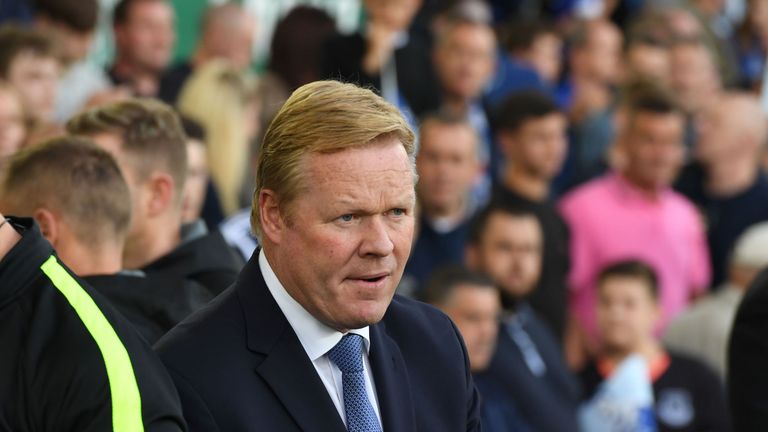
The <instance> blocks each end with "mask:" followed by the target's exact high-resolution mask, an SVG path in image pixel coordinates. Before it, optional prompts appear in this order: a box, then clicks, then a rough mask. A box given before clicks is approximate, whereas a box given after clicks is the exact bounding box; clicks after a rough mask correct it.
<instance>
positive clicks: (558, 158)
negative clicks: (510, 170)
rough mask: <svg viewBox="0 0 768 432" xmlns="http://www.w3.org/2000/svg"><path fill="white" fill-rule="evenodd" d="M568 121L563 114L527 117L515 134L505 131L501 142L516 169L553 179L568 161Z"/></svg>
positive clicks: (538, 176)
mask: <svg viewBox="0 0 768 432" xmlns="http://www.w3.org/2000/svg"><path fill="white" fill-rule="evenodd" d="M566 127H567V125H566V120H565V116H564V115H562V114H560V113H551V114H547V115H545V116H544V117H540V118H534V119H530V120H527V121H526V122H525V123H523V125H522V126H520V128H519V129H518V130H517V131H516V132H514V133H505V132H502V137H501V141H502V144H503V145H504V147H505V149H506V151H507V154H508V155H509V159H510V160H512V161H514V162H513V164H514V166H515V168H516V169H517V168H519V169H522V170H525V171H526V172H527V173H528V174H529V175H531V176H534V177H537V178H543V179H546V180H551V179H552V178H554V177H555V176H556V175H557V174H558V173H559V172H560V168H562V166H563V161H564V160H565V155H566V151H567V150H568V142H567V138H566Z"/></svg>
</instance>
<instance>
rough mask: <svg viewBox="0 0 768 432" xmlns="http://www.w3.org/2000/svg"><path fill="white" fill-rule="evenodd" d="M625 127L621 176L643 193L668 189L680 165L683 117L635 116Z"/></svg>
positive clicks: (682, 152) (661, 115)
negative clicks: (623, 163)
mask: <svg viewBox="0 0 768 432" xmlns="http://www.w3.org/2000/svg"><path fill="white" fill-rule="evenodd" d="M627 127H628V129H627V131H626V134H625V136H624V143H625V145H624V149H625V152H626V166H625V170H624V174H625V175H626V176H627V177H628V178H629V179H630V180H631V181H633V182H634V183H636V184H637V185H639V186H641V187H643V188H647V189H655V188H663V187H667V186H669V185H671V184H672V182H673V181H674V180H675V178H676V177H677V174H678V172H679V170H680V167H681V166H682V164H683V156H684V151H685V149H684V146H683V128H684V120H683V116H682V115H681V114H678V113H668V114H657V113H650V112H638V113H636V114H635V115H634V116H633V118H632V119H629V124H628V126H627Z"/></svg>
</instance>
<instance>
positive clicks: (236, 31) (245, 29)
mask: <svg viewBox="0 0 768 432" xmlns="http://www.w3.org/2000/svg"><path fill="white" fill-rule="evenodd" d="M227 24H228V25H227V26H226V27H225V26H224V25H223V24H221V23H219V24H217V25H213V26H212V27H211V29H209V30H208V31H207V33H206V34H205V40H206V43H207V45H208V50H210V52H211V54H212V55H213V56H215V57H218V58H222V59H225V60H227V61H228V62H229V63H230V64H231V65H232V66H234V67H235V68H237V69H245V68H247V67H249V66H250V65H251V59H252V56H253V45H254V43H255V39H256V18H254V17H253V16H252V15H250V14H248V13H245V12H244V13H242V14H240V15H239V16H238V17H237V18H235V19H232V20H231V22H228V23H227Z"/></svg>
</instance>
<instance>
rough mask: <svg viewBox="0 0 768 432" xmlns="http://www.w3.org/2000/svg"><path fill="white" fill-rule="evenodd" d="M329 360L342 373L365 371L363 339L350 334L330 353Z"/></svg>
mask: <svg viewBox="0 0 768 432" xmlns="http://www.w3.org/2000/svg"><path fill="white" fill-rule="evenodd" d="M328 358H330V359H331V361H332V362H333V363H334V364H335V365H336V366H337V367H338V368H339V370H341V372H342V373H354V372H362V371H363V337H362V336H360V335H357V334H353V333H348V334H346V335H344V336H343V337H342V338H341V340H340V341H339V343H337V344H336V346H334V347H333V348H331V349H330V351H328Z"/></svg>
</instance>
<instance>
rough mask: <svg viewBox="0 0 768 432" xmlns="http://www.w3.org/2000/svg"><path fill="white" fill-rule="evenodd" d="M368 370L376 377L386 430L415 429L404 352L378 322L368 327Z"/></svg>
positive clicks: (382, 322)
mask: <svg viewBox="0 0 768 432" xmlns="http://www.w3.org/2000/svg"><path fill="white" fill-rule="evenodd" d="M369 360H370V362H371V371H372V372H373V379H374V380H376V394H377V395H378V397H379V410H380V412H381V423H382V427H383V429H384V430H386V431H387V432H390V431H392V432H394V431H398V432H399V431H403V432H406V431H414V430H416V413H415V412H414V410H413V407H414V405H413V400H412V398H411V384H410V382H409V378H408V370H407V369H406V366H405V360H404V359H403V354H402V353H401V352H400V348H399V347H398V346H397V343H395V341H394V340H393V339H392V338H391V337H390V336H389V335H388V334H387V331H386V324H385V322H384V321H381V322H379V323H377V324H375V325H372V326H371V354H370V356H369Z"/></svg>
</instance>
